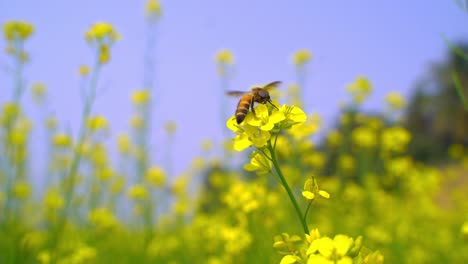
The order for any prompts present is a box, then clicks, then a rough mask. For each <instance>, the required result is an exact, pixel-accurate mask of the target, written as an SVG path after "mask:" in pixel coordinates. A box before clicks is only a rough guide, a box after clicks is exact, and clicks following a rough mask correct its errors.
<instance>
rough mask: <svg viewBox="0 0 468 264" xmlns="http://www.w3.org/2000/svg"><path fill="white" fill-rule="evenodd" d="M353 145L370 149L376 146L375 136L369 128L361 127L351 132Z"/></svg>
mask: <svg viewBox="0 0 468 264" xmlns="http://www.w3.org/2000/svg"><path fill="white" fill-rule="evenodd" d="M351 137H352V140H353V143H354V144H355V145H356V146H359V147H362V148H372V147H375V146H376V145H377V135H376V133H375V131H374V130H373V129H371V128H368V127H365V126H361V127H358V128H355V129H354V130H353V131H352V132H351Z"/></svg>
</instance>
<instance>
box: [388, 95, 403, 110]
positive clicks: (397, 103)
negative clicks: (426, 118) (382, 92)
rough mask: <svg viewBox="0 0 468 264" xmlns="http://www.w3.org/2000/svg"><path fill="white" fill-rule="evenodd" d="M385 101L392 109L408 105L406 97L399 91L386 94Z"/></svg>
mask: <svg viewBox="0 0 468 264" xmlns="http://www.w3.org/2000/svg"><path fill="white" fill-rule="evenodd" d="M385 101H386V102H387V104H388V105H389V106H390V108H391V109H395V110H400V109H403V108H404V107H405V105H406V101H405V98H404V97H403V96H401V94H400V93H398V92H390V93H388V94H387V95H386V96H385Z"/></svg>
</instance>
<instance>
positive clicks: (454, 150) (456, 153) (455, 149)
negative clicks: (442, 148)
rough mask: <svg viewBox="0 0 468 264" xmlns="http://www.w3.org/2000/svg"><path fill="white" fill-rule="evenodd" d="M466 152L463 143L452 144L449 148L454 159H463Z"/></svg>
mask: <svg viewBox="0 0 468 264" xmlns="http://www.w3.org/2000/svg"><path fill="white" fill-rule="evenodd" d="M464 152H465V150H464V147H463V145H462V144H452V145H450V147H449V149H448V153H449V156H450V157H451V158H452V159H461V158H462V157H463V153H464Z"/></svg>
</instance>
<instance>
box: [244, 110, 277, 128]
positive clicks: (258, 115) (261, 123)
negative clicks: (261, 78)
mask: <svg viewBox="0 0 468 264" xmlns="http://www.w3.org/2000/svg"><path fill="white" fill-rule="evenodd" d="M284 119H285V116H284V113H283V112H281V111H275V112H273V113H272V114H269V113H268V108H267V106H266V105H264V104H261V105H258V106H257V107H255V114H253V113H250V112H249V114H247V116H246V117H245V122H246V123H247V124H249V125H251V126H253V127H260V129H261V130H264V131H270V130H272V129H273V127H275V124H276V123H279V122H280V121H283V120H284Z"/></svg>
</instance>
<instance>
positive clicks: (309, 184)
mask: <svg viewBox="0 0 468 264" xmlns="http://www.w3.org/2000/svg"><path fill="white" fill-rule="evenodd" d="M302 196H303V197H304V198H306V199H307V200H308V201H309V202H312V201H313V200H314V199H315V198H316V197H317V196H320V197H323V198H325V199H328V198H330V194H329V193H328V192H327V191H324V190H320V189H319V187H318V185H317V182H316V181H315V179H314V178H311V179H307V180H306V181H305V183H304V190H303V191H302Z"/></svg>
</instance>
